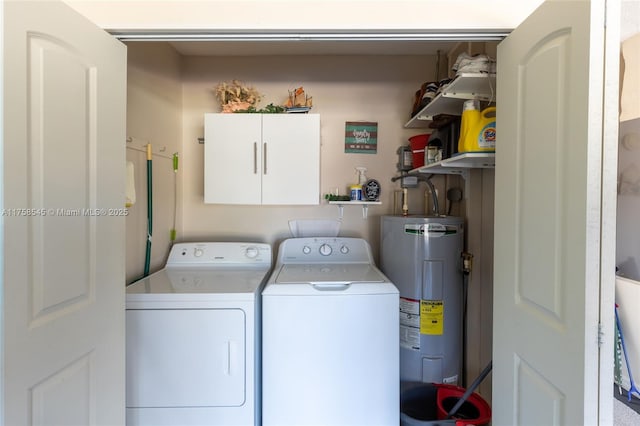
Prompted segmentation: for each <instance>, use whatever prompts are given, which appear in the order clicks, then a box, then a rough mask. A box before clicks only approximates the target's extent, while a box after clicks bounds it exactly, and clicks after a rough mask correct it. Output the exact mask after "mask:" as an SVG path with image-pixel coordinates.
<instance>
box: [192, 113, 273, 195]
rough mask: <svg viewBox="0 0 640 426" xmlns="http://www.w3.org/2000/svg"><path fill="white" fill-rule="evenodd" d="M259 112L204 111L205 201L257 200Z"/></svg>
mask: <svg viewBox="0 0 640 426" xmlns="http://www.w3.org/2000/svg"><path fill="white" fill-rule="evenodd" d="M261 116H262V114H205V127H204V139H205V142H204V161H205V166H204V202H205V203H214V204H260V201H261V193H262V128H261V126H262V118H261Z"/></svg>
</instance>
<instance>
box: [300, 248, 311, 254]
mask: <svg viewBox="0 0 640 426" xmlns="http://www.w3.org/2000/svg"><path fill="white" fill-rule="evenodd" d="M302 252H303V253H304V254H309V253H311V247H309V246H304V247H302Z"/></svg>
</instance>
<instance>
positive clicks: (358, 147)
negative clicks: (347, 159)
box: [344, 121, 378, 154]
mask: <svg viewBox="0 0 640 426" xmlns="http://www.w3.org/2000/svg"><path fill="white" fill-rule="evenodd" d="M344 152H346V153H348V154H354V153H358V154H376V153H377V152H378V123H374V122H370V121H347V122H346V123H345V126H344Z"/></svg>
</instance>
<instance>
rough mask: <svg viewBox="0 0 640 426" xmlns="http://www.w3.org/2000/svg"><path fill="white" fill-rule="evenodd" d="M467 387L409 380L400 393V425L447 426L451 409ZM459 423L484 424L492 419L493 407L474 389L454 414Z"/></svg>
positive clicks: (457, 424)
mask: <svg viewBox="0 0 640 426" xmlns="http://www.w3.org/2000/svg"><path fill="white" fill-rule="evenodd" d="M464 392H465V389H464V388H461V387H458V386H453V385H446V384H441V383H419V382H415V383H405V384H404V386H403V390H402V391H401V393H400V426H427V425H428V426H440V425H442V426H444V425H445V424H446V425H452V424H453V423H449V422H447V423H444V422H442V421H443V420H445V419H446V418H447V413H448V412H449V411H451V409H452V408H453V407H454V406H455V405H456V404H457V403H458V401H459V400H460V398H461V397H462V396H463V395H464ZM452 420H455V425H456V426H470V425H475V426H483V425H487V424H489V422H490V421H491V407H489V404H488V403H487V402H486V401H485V400H484V399H482V397H481V396H480V395H478V394H477V393H475V392H474V393H472V394H471V395H469V398H468V399H467V400H466V401H465V402H464V403H463V404H462V405H461V406H460V408H459V409H458V411H457V412H456V413H455V414H454V415H453V417H452Z"/></svg>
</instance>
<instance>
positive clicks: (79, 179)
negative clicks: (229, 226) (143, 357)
mask: <svg viewBox="0 0 640 426" xmlns="http://www.w3.org/2000/svg"><path fill="white" fill-rule="evenodd" d="M3 5H4V22H3V24H4V27H3V37H4V51H3V57H2V69H3V84H4V114H3V121H4V128H3V129H4V131H3V135H2V138H3V140H2V144H3V147H2V149H3V151H2V156H3V157H2V163H1V166H0V167H2V169H3V170H2V171H3V175H2V208H3V217H2V222H3V223H2V228H1V231H0V235H2V233H3V236H2V253H1V256H2V268H3V275H2V362H3V365H2V409H3V412H2V419H1V422H2V423H3V424H6V425H118V424H123V423H124V282H125V276H124V249H125V246H124V217H123V216H122V214H124V212H123V210H122V208H123V206H124V186H125V185H124V176H125V172H124V167H125V146H124V145H125V109H124V108H125V105H126V48H125V46H124V45H123V44H121V43H120V42H118V41H117V40H115V39H114V38H113V37H112V36H110V35H109V34H107V33H105V32H104V31H102V30H99V29H98V28H97V27H95V26H94V25H93V24H90V23H89V22H88V21H87V20H86V19H84V18H82V17H81V16H80V15H78V14H77V13H76V12H74V11H72V10H71V9H70V8H68V7H67V6H65V5H64V4H63V3H61V2H49V1H42V2H3Z"/></svg>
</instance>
